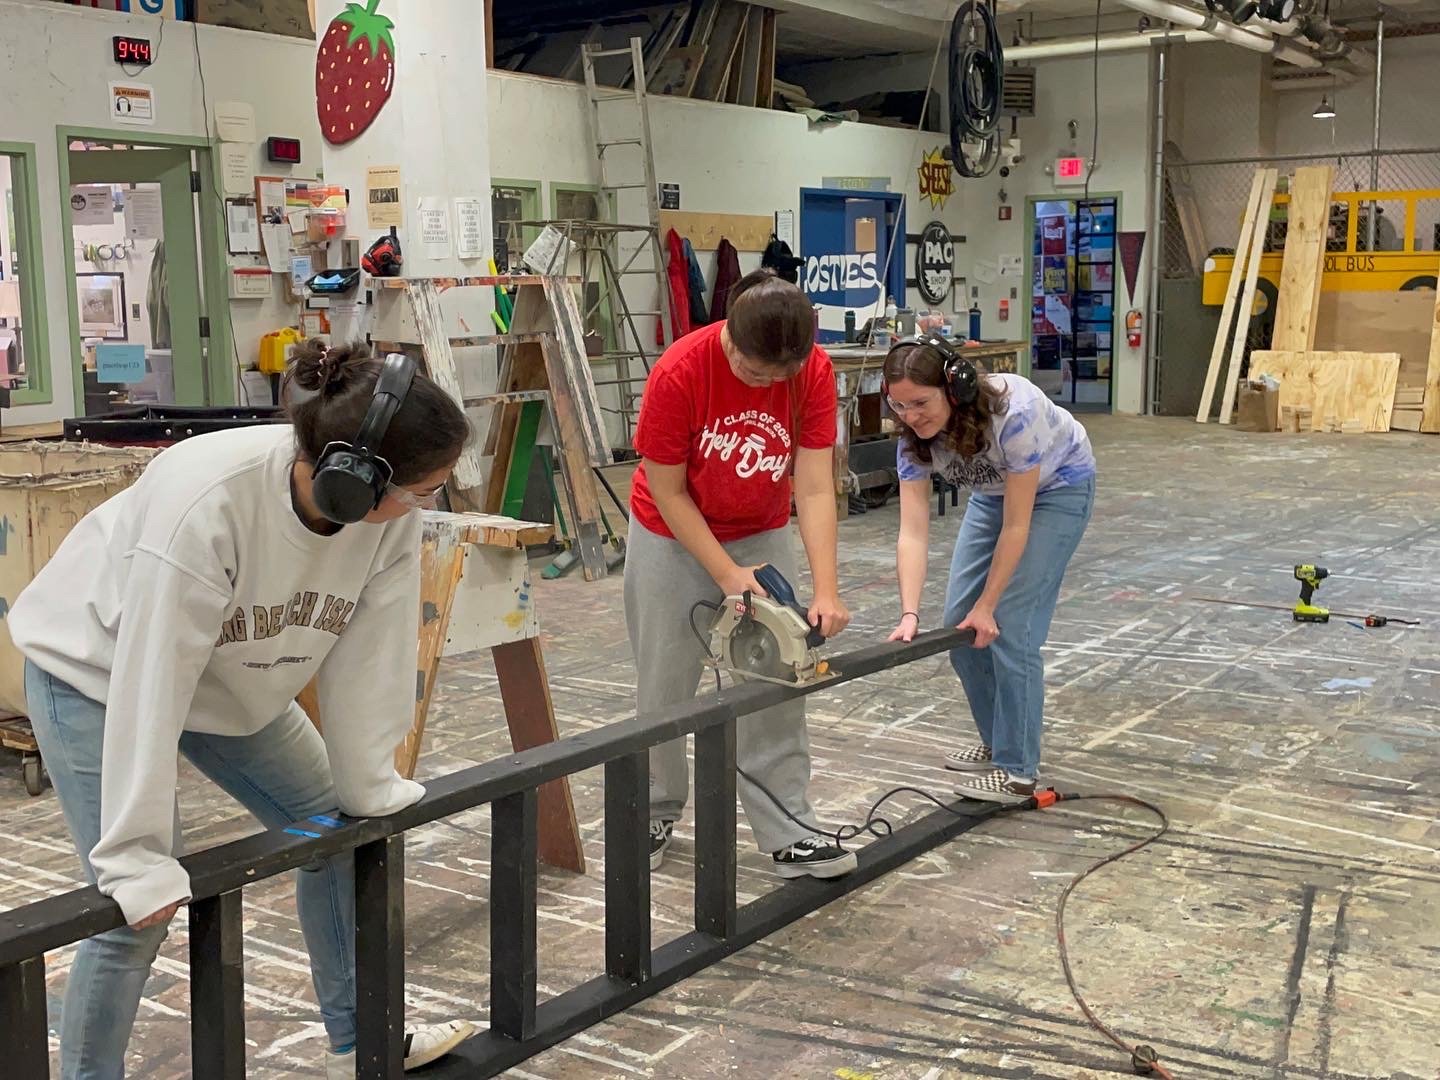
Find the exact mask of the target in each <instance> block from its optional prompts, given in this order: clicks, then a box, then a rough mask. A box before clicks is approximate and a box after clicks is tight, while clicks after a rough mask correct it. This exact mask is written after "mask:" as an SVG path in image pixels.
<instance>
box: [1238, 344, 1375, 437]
mask: <svg viewBox="0 0 1440 1080" xmlns="http://www.w3.org/2000/svg"><path fill="white" fill-rule="evenodd" d="M1250 371H1251V374H1252V375H1270V376H1272V377H1274V378H1276V379H1278V380H1279V381H1280V408H1281V409H1282V410H1283V409H1286V408H1291V409H1294V408H1307V409H1309V410H1310V430H1312V431H1324V430H1326V428H1327V425H1329V426H1333V427H1335V428H1339V427H1341V426H1342V425H1344V424H1345V423H1346V422H1347V421H1359V422H1360V424H1361V425H1362V426H1363V427H1364V430H1366V431H1389V430H1390V418H1391V414H1392V412H1393V410H1394V404H1395V379H1396V377H1397V375H1398V374H1399V371H1400V357H1399V356H1397V355H1395V354H1394V353H1360V352H1327V353H1321V352H1309V353H1303V352H1275V351H1269V352H1256V353H1254V354H1253V355H1252V356H1251V358H1250Z"/></svg>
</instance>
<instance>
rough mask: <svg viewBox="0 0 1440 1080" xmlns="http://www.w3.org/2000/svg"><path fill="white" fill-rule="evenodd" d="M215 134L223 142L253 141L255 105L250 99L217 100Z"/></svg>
mask: <svg viewBox="0 0 1440 1080" xmlns="http://www.w3.org/2000/svg"><path fill="white" fill-rule="evenodd" d="M215 134H216V135H218V136H219V137H220V140H221V141H222V142H238V143H253V142H254V141H255V106H253V105H251V104H250V103H249V102H248V101H217V102H216V103H215Z"/></svg>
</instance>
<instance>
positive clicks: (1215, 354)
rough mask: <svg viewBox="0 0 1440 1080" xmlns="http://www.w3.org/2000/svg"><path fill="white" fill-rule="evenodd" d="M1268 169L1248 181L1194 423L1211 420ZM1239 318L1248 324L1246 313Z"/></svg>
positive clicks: (1258, 170) (1260, 170)
mask: <svg viewBox="0 0 1440 1080" xmlns="http://www.w3.org/2000/svg"><path fill="white" fill-rule="evenodd" d="M1267 172H1269V170H1268V169H1256V170H1255V178H1254V179H1253V180H1252V181H1251V182H1250V194H1249V196H1248V197H1247V198H1246V200H1245V215H1244V217H1242V218H1241V219H1240V240H1239V242H1238V243H1237V244H1236V245H1235V261H1234V262H1233V263H1232V264H1231V266H1230V281H1229V282H1228V283H1227V284H1226V286H1225V304H1224V306H1223V307H1222V308H1221V309H1220V325H1219V326H1218V327H1217V328H1216V330H1215V342H1214V344H1213V345H1212V346H1211V348H1210V366H1209V367H1208V368H1206V370H1205V389H1204V390H1203V391H1202V392H1201V394H1200V407H1199V408H1198V409H1196V410H1195V421H1196V423H1200V424H1203V423H1205V422H1207V421H1208V420H1209V419H1210V405H1211V402H1212V401H1214V399H1215V384H1216V382H1217V381H1218V380H1219V378H1220V363H1221V361H1222V359H1223V358H1224V356H1225V343H1226V342H1228V341H1229V340H1230V327H1231V324H1232V323H1234V321H1235V305H1236V304H1237V303H1238V301H1239V295H1240V284H1241V282H1242V281H1243V280H1244V274H1245V259H1246V256H1247V255H1248V254H1249V252H1250V247H1251V244H1250V237H1251V232H1252V230H1253V229H1254V228H1255V219H1256V216H1257V213H1258V207H1259V204H1260V192H1261V191H1262V190H1263V188H1264V185H1265V174H1266V173H1267ZM1241 318H1242V319H1244V320H1246V321H1248V319H1249V316H1248V314H1246V313H1244V312H1242V313H1241Z"/></svg>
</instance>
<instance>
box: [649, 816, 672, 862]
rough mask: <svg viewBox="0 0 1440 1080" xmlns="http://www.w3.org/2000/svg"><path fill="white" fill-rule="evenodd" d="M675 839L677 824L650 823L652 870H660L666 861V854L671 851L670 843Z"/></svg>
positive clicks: (670, 822)
mask: <svg viewBox="0 0 1440 1080" xmlns="http://www.w3.org/2000/svg"><path fill="white" fill-rule="evenodd" d="M674 839H675V822H673V821H652V822H650V869H651V870H659V869H660V864H661V863H663V862H664V861H665V852H667V851H669V850H670V841H672V840H674Z"/></svg>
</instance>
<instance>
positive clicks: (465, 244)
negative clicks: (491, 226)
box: [455, 199, 485, 259]
mask: <svg viewBox="0 0 1440 1080" xmlns="http://www.w3.org/2000/svg"><path fill="white" fill-rule="evenodd" d="M455 223H456V227H455V254H457V255H458V256H459V257H460V258H462V259H479V258H481V257H482V256H484V254H485V201H484V200H483V199H456V200H455Z"/></svg>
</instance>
